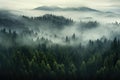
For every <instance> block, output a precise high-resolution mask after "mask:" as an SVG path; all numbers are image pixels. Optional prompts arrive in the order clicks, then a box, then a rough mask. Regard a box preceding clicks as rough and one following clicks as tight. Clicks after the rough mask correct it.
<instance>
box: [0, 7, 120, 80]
mask: <svg viewBox="0 0 120 80" xmlns="http://www.w3.org/2000/svg"><path fill="white" fill-rule="evenodd" d="M83 15H84V16H83ZM119 17H120V14H119V13H114V12H107V11H106V12H105V11H100V10H97V9H92V8H89V7H78V8H77V7H75V8H73V7H70V8H60V7H55V6H54V7H50V6H41V7H37V8H34V9H32V10H29V11H22V10H21V11H15V10H13V11H12V10H3V9H2V10H0V79H1V80H3V79H6V80H13V79H15V80H21V79H23V80H120V19H119Z"/></svg>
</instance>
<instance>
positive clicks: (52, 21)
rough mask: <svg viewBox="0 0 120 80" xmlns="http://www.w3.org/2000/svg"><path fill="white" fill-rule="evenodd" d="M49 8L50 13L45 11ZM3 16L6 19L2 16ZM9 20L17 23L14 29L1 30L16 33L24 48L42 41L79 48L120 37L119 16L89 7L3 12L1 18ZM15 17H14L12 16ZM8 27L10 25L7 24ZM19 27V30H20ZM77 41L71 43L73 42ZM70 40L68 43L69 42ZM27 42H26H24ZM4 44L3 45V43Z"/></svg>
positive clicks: (40, 8)
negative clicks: (97, 41) (79, 45)
mask: <svg viewBox="0 0 120 80" xmlns="http://www.w3.org/2000/svg"><path fill="white" fill-rule="evenodd" d="M46 8H47V10H46ZM2 14H4V15H2ZM6 15H7V16H9V17H10V18H9V17H6V18H9V19H10V20H8V19H7V21H8V23H10V24H8V25H12V23H11V22H10V21H13V24H14V21H15V23H16V21H17V22H18V24H17V23H16V24H15V25H14V26H11V27H14V28H10V27H8V26H4V22H5V21H3V26H1V30H2V29H6V30H8V31H9V30H11V31H15V32H16V33H18V34H19V37H21V35H23V33H24V32H25V31H27V32H25V33H24V34H25V36H22V38H23V39H21V40H19V39H17V40H16V41H17V42H19V41H23V43H25V44H29V43H30V44H31V41H32V42H34V43H36V44H37V43H39V42H40V41H39V39H40V40H41V39H45V40H46V41H48V42H49V43H50V44H52V43H55V44H61V45H66V44H70V45H76V44H78V43H79V44H80V43H82V44H83V45H84V44H87V43H88V41H89V40H93V41H94V40H97V39H109V40H113V39H114V38H115V37H117V38H119V37H120V33H119V30H120V23H119V21H120V19H119V16H120V14H117V13H113V12H105V11H99V10H95V9H91V8H87V7H81V8H65V9H64V8H59V7H50V8H48V7H46V6H43V7H38V8H37V9H32V10H18V11H16V10H15V11H4V10H3V11H1V16H2V17H3V19H6V18H5V17H4V16H6ZM11 15H12V16H11ZM6 23H7V22H6ZM17 25H18V26H17ZM73 37H74V38H75V39H72V38H73ZM67 39H68V42H66V40H67ZM24 40H26V41H27V42H26V41H24ZM1 43H2V42H1Z"/></svg>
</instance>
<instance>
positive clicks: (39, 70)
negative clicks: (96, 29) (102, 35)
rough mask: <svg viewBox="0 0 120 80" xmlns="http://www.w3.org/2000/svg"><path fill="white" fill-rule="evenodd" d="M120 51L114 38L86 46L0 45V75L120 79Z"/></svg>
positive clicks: (69, 79) (61, 79)
mask: <svg viewBox="0 0 120 80" xmlns="http://www.w3.org/2000/svg"><path fill="white" fill-rule="evenodd" d="M108 46H109V47H108ZM119 48H120V41H119V40H118V39H116V38H115V39H114V40H113V41H108V40H96V41H94V42H93V41H90V42H89V44H88V45H87V46H81V45H78V46H60V45H52V46H47V45H46V44H40V45H39V46H36V47H30V46H19V45H14V46H12V47H9V48H4V47H2V46H0V76H1V77H4V76H5V77H4V78H8V79H25V80H26V79H42V80H44V79H45V80H50V79H55V80H81V79H82V80H88V79H92V80H93V79H97V80H101V79H102V80H117V79H118V80H119V79H120V78H119V75H120V55H119V52H120V49H119Z"/></svg>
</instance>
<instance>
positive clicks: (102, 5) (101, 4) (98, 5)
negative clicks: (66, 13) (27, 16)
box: [0, 0, 120, 9]
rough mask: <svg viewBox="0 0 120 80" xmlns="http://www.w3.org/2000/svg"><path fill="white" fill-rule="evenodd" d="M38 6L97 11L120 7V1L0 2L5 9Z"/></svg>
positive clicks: (29, 0)
mask: <svg viewBox="0 0 120 80" xmlns="http://www.w3.org/2000/svg"><path fill="white" fill-rule="evenodd" d="M38 6H61V7H80V6H87V7H91V8H95V9H107V8H114V7H120V0H0V8H3V9H33V8H35V7H38Z"/></svg>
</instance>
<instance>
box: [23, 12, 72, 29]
mask: <svg viewBox="0 0 120 80" xmlns="http://www.w3.org/2000/svg"><path fill="white" fill-rule="evenodd" d="M23 18H25V19H27V20H28V21H30V22H32V23H33V24H34V23H36V24H39V25H42V26H44V25H46V24H47V25H49V27H51V28H58V29H62V28H64V26H69V25H72V24H73V20H72V19H67V18H65V17H63V16H55V15H52V14H46V15H43V16H40V17H27V16H23Z"/></svg>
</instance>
